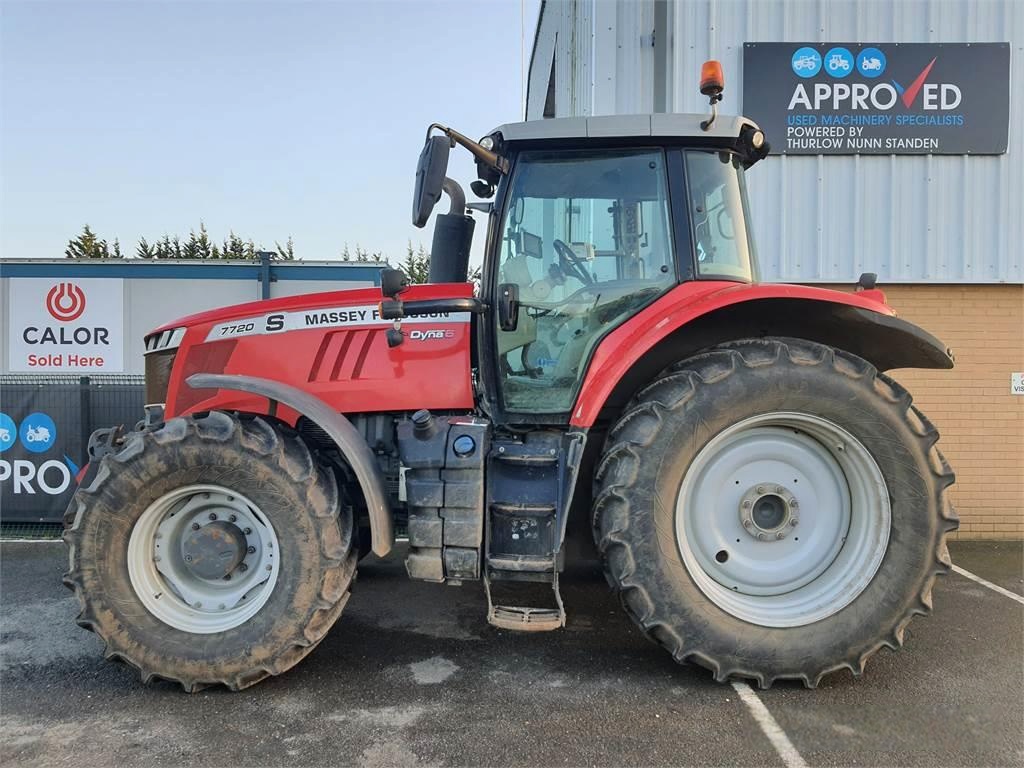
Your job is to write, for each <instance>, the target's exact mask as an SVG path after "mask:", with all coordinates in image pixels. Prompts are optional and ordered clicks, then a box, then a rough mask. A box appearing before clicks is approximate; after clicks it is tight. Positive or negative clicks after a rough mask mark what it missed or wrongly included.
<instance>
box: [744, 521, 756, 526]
mask: <svg viewBox="0 0 1024 768" xmlns="http://www.w3.org/2000/svg"><path fill="white" fill-rule="evenodd" d="M753 524H754V523H753V522H752V521H750V520H744V521H743V527H744V528H749V527H750V526H752V525H753Z"/></svg>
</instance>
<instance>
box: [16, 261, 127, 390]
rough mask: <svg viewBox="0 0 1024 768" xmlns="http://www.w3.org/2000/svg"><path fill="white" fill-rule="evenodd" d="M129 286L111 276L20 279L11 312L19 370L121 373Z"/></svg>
mask: <svg viewBox="0 0 1024 768" xmlns="http://www.w3.org/2000/svg"><path fill="white" fill-rule="evenodd" d="M123 327H124V285H123V281H121V280H110V279H92V278H75V279H70V280H68V279H64V280H62V279H57V278H53V279H47V278H31V279H24V280H19V281H18V282H17V286H16V287H13V286H12V288H11V297H10V302H9V307H8V317H7V335H8V336H7V341H8V349H9V350H10V369H11V371H14V372H16V373H70V374H78V373H121V372H122V371H123V370H124V335H123Z"/></svg>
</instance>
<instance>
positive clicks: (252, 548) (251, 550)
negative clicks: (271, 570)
mask: <svg viewBox="0 0 1024 768" xmlns="http://www.w3.org/2000/svg"><path fill="white" fill-rule="evenodd" d="M245 551H246V552H248V553H249V554H250V555H252V554H255V552H256V547H249V548H248V549H246V550H245Z"/></svg>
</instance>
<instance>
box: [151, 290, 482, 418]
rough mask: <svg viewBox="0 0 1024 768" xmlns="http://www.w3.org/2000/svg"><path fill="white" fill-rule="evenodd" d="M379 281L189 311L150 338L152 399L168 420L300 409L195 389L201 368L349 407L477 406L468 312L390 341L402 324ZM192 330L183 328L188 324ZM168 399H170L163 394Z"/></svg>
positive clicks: (440, 295) (406, 328) (411, 296)
mask: <svg viewBox="0 0 1024 768" xmlns="http://www.w3.org/2000/svg"><path fill="white" fill-rule="evenodd" d="M472 295H473V285H472V284H471V283H451V284H439V285H417V286H412V287H410V288H409V289H408V290H407V291H406V292H405V293H403V294H402V298H403V299H404V300H408V301H414V300H424V299H446V298H462V297H467V296H472ZM380 299H381V293H380V289H379V288H359V289H354V290H346V291H331V292H327V293H315V294H306V295H302V296H289V297H285V298H279V299H269V300H266V301H257V302H251V303H248V304H238V305H235V306H229V307H223V308H220V309H215V310H210V311H208V312H201V313H199V314H195V315H190V316H188V317H184V318H181V319H180V320H176V321H174V322H171V323H167V324H165V325H163V326H161V327H160V328H157V329H155V330H154V331H153V332H152V333H150V334H148V335H147V336H146V399H147V405H149V404H158V403H163V405H164V413H165V415H166V417H168V418H169V417H172V416H180V415H183V414H185V413H191V412H195V411H207V410H214V409H221V410H236V411H244V412H250V413H268V412H270V411H271V410H274V413H275V415H276V416H277V417H279V418H281V419H283V420H285V421H288V422H291V423H294V421H295V419H296V418H297V414H295V413H289V412H288V409H285V408H283V407H281V409H280V410H275V406H274V405H271V404H268V403H267V401H266V399H265V398H260V397H256V396H253V395H248V394H246V393H241V392H234V391H225V390H217V389H213V390H210V389H198V390H197V389H192V388H190V387H189V386H188V385H187V384H186V383H185V380H186V379H187V378H188V377H189V376H191V375H192V374H194V373H224V374H240V375H247V376H258V377H261V378H265V379H272V380H275V381H280V382H283V383H286V384H290V385H292V386H295V387H299V388H301V389H303V390H305V391H306V392H309V393H310V394H313V395H315V396H316V397H319V398H320V399H322V400H323V401H324V402H326V403H328V404H329V405H330V406H332V407H334V408H335V409H337V410H338V412H340V413H372V412H382V411H412V410H417V409H419V408H429V409H434V410H447V409H458V410H468V409H472V407H473V389H472V381H471V376H470V344H471V336H470V331H471V322H470V320H471V318H470V315H469V313H438V314H437V315H432V316H426V317H415V318H406V319H405V320H403V321H402V325H401V328H402V332H403V334H404V336H403V340H402V343H401V344H400V345H398V346H396V347H389V346H388V344H387V339H386V331H387V330H388V329H389V328H392V327H393V326H394V322H393V321H390V320H384V319H382V318H381V317H380V312H379V307H378V303H379V302H380ZM182 329H183V330H182ZM161 398H162V399H161Z"/></svg>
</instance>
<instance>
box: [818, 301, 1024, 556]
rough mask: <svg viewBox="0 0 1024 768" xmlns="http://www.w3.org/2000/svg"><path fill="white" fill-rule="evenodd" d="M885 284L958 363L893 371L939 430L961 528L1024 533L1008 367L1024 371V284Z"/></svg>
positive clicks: (1022, 436)
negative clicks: (949, 367) (947, 367)
mask: <svg viewBox="0 0 1024 768" xmlns="http://www.w3.org/2000/svg"><path fill="white" fill-rule="evenodd" d="M836 287H840V286H836ZM881 287H882V288H883V289H884V290H885V293H886V296H887V297H888V299H889V303H890V304H891V305H892V306H893V308H894V309H896V311H897V312H899V314H900V317H903V318H904V319H906V320H909V321H910V322H913V323H916V324H917V325H920V326H921V327H922V328H924V329H925V330H927V331H929V332H930V333H933V334H934V335H935V336H937V337H938V338H939V339H941V340H942V341H943V342H944V343H945V344H946V345H947V346H949V347H950V348H951V349H952V350H953V354H954V356H955V357H956V368H954V369H953V370H952V371H921V370H910V369H903V370H896V371H890V375H892V376H893V377H894V378H895V379H897V380H898V381H899V382H900V383H901V384H903V386H905V387H907V389H909V390H910V392H911V394H913V396H914V403H915V404H916V405H917V407H918V408H920V409H921V410H922V411H923V412H924V413H925V414H926V415H927V416H928V418H929V419H931V420H932V422H933V423H934V424H935V425H936V426H937V427H938V429H939V431H940V432H941V433H942V439H941V440H940V441H939V447H940V448H941V449H942V452H943V454H945V456H946V458H947V459H948V460H949V463H950V464H952V465H953V469H954V470H955V471H956V480H957V483H956V485H955V486H953V489H952V493H953V503H954V504H955V505H956V508H957V512H958V513H959V514H960V531H959V533H958V534H956V535H957V536H958V537H959V538H968V539H1020V538H1024V396H1021V395H1011V394H1010V373H1011V372H1012V371H1024V286H1021V285H884V286H881ZM841 288H842V289H843V290H848V288H847V287H846V286H841Z"/></svg>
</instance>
